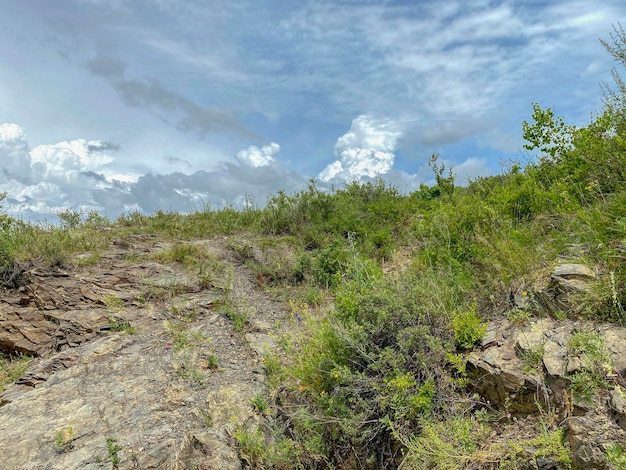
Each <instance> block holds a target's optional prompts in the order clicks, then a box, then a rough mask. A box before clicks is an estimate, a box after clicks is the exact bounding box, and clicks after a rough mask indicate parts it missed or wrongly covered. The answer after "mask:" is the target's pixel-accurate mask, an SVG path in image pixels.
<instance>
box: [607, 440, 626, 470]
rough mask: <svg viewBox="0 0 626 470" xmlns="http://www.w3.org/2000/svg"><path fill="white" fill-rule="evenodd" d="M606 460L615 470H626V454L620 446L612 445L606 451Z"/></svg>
mask: <svg viewBox="0 0 626 470" xmlns="http://www.w3.org/2000/svg"><path fill="white" fill-rule="evenodd" d="M606 459H607V461H608V462H609V464H610V465H612V467H613V468H615V470H626V452H625V451H624V447H622V446H621V445H619V444H610V445H609V446H608V448H607V449H606Z"/></svg>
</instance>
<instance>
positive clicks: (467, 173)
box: [452, 157, 491, 186]
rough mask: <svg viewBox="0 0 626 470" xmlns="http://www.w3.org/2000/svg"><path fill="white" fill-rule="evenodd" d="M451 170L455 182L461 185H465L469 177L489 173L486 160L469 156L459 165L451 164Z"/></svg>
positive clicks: (472, 177)
mask: <svg viewBox="0 0 626 470" xmlns="http://www.w3.org/2000/svg"><path fill="white" fill-rule="evenodd" d="M452 172H453V173H454V174H455V175H456V181H455V183H456V184H458V185H461V186H465V185H466V184H467V183H468V182H469V180H471V179H475V178H477V177H479V176H487V175H488V174H490V173H491V171H490V169H489V166H488V163H487V160H485V159H484V158H476V157H470V158H468V159H467V160H465V161H464V162H462V163H460V164H459V165H456V166H454V165H452Z"/></svg>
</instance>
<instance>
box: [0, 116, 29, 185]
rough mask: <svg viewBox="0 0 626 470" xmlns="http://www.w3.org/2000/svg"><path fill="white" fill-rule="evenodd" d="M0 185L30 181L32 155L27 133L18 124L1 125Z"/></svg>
mask: <svg viewBox="0 0 626 470" xmlns="http://www.w3.org/2000/svg"><path fill="white" fill-rule="evenodd" d="M0 162H2V167H0V183H6V182H8V181H10V180H17V181H29V180H30V177H31V168H30V163H31V162H30V154H29V149H28V141H27V136H26V132H24V129H22V128H21V127H20V126H18V125H17V124H12V123H7V124H0Z"/></svg>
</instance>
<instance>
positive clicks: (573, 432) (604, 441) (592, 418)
mask: <svg viewBox="0 0 626 470" xmlns="http://www.w3.org/2000/svg"><path fill="white" fill-rule="evenodd" d="M567 434H568V439H569V442H570V445H571V450H572V464H573V467H574V468H580V469H590V470H592V469H597V470H605V469H606V470H608V469H610V468H611V466H610V465H609V463H608V462H607V460H606V450H607V449H608V448H609V446H610V445H612V444H615V443H621V444H623V443H624V442H626V432H624V431H623V430H622V429H621V428H620V427H619V426H617V425H616V424H615V423H613V422H611V421H610V420H609V419H608V418H607V417H606V415H603V414H588V415H587V416H576V417H572V418H569V419H568V421H567Z"/></svg>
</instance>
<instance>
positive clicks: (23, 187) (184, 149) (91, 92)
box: [0, 0, 626, 219]
mask: <svg viewBox="0 0 626 470" xmlns="http://www.w3.org/2000/svg"><path fill="white" fill-rule="evenodd" d="M1 8H2V13H1V14H0V191H6V192H7V193H8V197H7V199H6V200H5V202H4V204H3V208H4V210H5V211H8V212H9V213H11V214H12V215H17V216H21V217H24V218H27V219H37V218H48V219H52V218H54V215H55V214H56V213H57V212H59V211H62V210H65V209H73V210H85V211H87V210H97V211H100V212H101V213H103V214H105V215H107V216H109V217H116V216H117V215H118V214H120V213H121V212H126V211H130V210H135V209H137V210H140V211H143V212H146V213H152V212H154V211H155V210H157V209H162V210H175V211H192V210H197V209H202V208H203V207H206V206H207V205H209V206H214V207H215V206H220V205H224V204H235V205H237V204H240V203H241V202H242V201H243V200H244V199H245V198H246V197H252V198H253V199H254V200H255V201H257V202H258V203H259V204H262V203H263V202H264V199H265V197H266V195H267V194H269V193H275V192H276V191H278V190H280V189H284V190H286V191H288V192H291V191H296V190H298V189H301V188H303V187H305V186H306V184H307V183H308V180H309V179H310V178H317V179H318V180H319V182H320V183H319V184H320V185H321V186H322V187H330V186H331V185H335V186H339V185H341V184H342V183H343V182H345V181H349V180H353V179H358V180H367V179H368V178H372V177H375V176H377V175H380V176H382V177H383V178H385V179H387V180H388V181H390V182H392V183H393V184H395V185H397V186H398V187H399V188H400V189H402V190H412V189H415V188H417V187H419V184H420V183H426V184H429V183H430V182H431V180H432V172H431V171H430V169H429V168H428V166H427V164H426V162H427V160H428V158H429V156H430V155H431V154H432V153H433V152H438V153H439V154H440V157H441V159H442V160H443V161H444V162H445V163H446V164H447V165H449V166H453V167H454V171H455V173H456V174H457V175H458V179H459V181H460V182H462V181H466V180H467V178H468V177H475V176H478V175H486V174H493V173H498V172H500V171H501V162H502V161H505V160H508V159H511V158H513V159H524V158H525V156H524V153H523V152H522V144H523V142H522V138H521V134H522V132H521V123H522V121H523V120H524V119H529V117H530V114H531V111H532V102H534V101H537V102H539V103H540V104H541V105H542V106H544V107H545V106H549V107H552V108H553V109H554V110H555V112H556V114H557V115H562V116H564V117H565V119H566V120H567V121H568V122H571V123H574V124H578V125H584V124H585V123H586V122H588V120H589V117H590V115H591V113H592V112H594V111H598V110H600V109H601V106H602V94H601V91H600V88H599V86H598V83H599V82H602V81H610V80H611V75H610V71H611V68H612V67H613V65H614V64H613V62H612V59H611V57H610V56H609V54H608V53H607V52H606V51H605V50H604V49H603V48H602V45H601V44H600V42H599V40H598V39H599V38H604V39H608V37H609V33H610V32H611V31H612V25H613V24H616V23H617V22H619V21H620V20H622V19H623V18H624V17H626V4H625V3H624V2H623V1H621V0H603V1H596V2H589V1H577V0H561V1H550V2H541V1H526V2H522V1H508V2H506V1H505V2H501V1H495V2H492V1H483V0H476V1H471V2H470V1H456V0H449V1H432V2H402V1H373V0H372V1H369V0H363V1H357V0H344V1H338V0H335V1H325V0H318V1H300V2H294V1H286V0H272V1H266V2H259V1H256V0H255V1H207V0H187V1H185V2H182V1H175V0H60V1H55V2H50V1H49V0H4V1H3V2H2V6H1Z"/></svg>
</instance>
